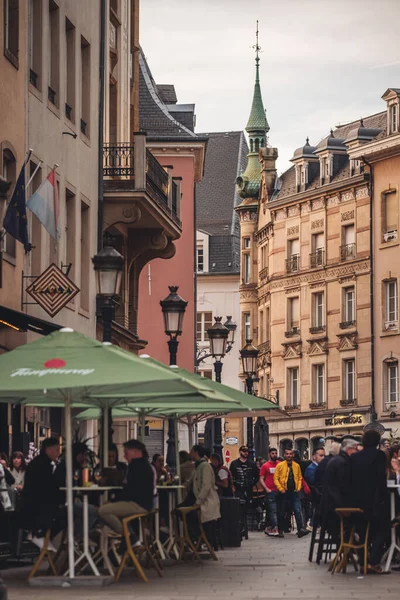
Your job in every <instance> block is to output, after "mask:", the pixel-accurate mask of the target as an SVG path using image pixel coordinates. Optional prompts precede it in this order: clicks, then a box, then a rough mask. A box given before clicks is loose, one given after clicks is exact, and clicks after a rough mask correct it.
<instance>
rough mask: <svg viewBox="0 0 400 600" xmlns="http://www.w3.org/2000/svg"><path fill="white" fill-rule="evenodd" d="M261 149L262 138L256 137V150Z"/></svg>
mask: <svg viewBox="0 0 400 600" xmlns="http://www.w3.org/2000/svg"><path fill="white" fill-rule="evenodd" d="M259 149H260V140H259V139H258V138H256V152H258V150H259Z"/></svg>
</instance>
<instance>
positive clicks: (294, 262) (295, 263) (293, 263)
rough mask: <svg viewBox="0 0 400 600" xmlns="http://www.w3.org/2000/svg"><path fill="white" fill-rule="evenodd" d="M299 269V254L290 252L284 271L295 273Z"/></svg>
mask: <svg viewBox="0 0 400 600" xmlns="http://www.w3.org/2000/svg"><path fill="white" fill-rule="evenodd" d="M299 269H300V255H299V254H292V256H291V257H290V258H287V259H286V273H295V272H296V271H298V270H299Z"/></svg>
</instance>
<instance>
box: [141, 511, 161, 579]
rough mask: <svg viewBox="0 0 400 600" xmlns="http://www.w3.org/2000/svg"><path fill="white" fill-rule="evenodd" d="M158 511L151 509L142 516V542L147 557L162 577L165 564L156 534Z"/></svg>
mask: <svg viewBox="0 0 400 600" xmlns="http://www.w3.org/2000/svg"><path fill="white" fill-rule="evenodd" d="M157 513H158V509H157V508H155V509H153V510H150V511H149V512H148V513H147V515H146V516H145V517H142V518H141V524H142V538H143V540H142V543H143V546H144V549H145V552H146V555H147V559H148V561H149V562H151V563H152V564H153V566H154V568H155V570H156V571H157V573H158V576H159V577H162V572H161V571H162V570H163V568H164V567H163V565H162V562H161V555H160V551H159V548H158V546H157V542H156V536H155V523H154V521H155V519H154V518H155V515H156V514H157Z"/></svg>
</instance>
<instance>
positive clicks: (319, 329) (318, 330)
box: [309, 325, 326, 333]
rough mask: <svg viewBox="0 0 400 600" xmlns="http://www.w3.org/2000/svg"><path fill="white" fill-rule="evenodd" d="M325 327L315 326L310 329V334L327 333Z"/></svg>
mask: <svg viewBox="0 0 400 600" xmlns="http://www.w3.org/2000/svg"><path fill="white" fill-rule="evenodd" d="M325 329H326V327H325V325H315V326H314V327H310V329H309V331H310V333H323V332H324V331H325Z"/></svg>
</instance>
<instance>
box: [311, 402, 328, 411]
mask: <svg viewBox="0 0 400 600" xmlns="http://www.w3.org/2000/svg"><path fill="white" fill-rule="evenodd" d="M309 406H310V409H311V410H317V409H320V410H323V409H325V408H326V402H311V403H310V404H309Z"/></svg>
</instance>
